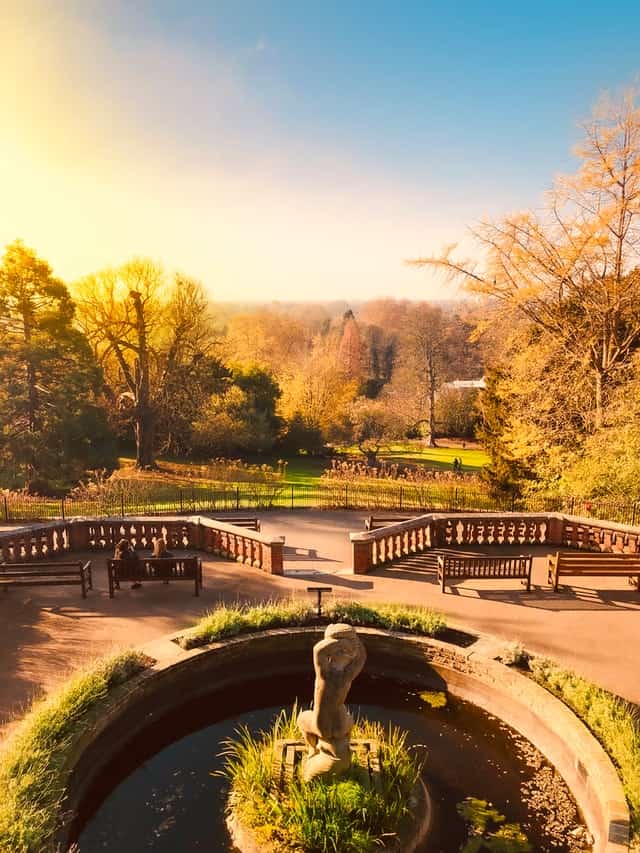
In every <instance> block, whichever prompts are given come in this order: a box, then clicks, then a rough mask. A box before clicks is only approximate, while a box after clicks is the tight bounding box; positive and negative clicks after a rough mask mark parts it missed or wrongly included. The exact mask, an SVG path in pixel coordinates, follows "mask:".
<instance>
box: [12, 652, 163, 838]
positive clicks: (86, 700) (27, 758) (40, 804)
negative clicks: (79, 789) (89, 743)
mask: <svg viewBox="0 0 640 853" xmlns="http://www.w3.org/2000/svg"><path fill="white" fill-rule="evenodd" d="M146 666H147V661H146V659H145V658H144V657H143V656H142V655H140V654H139V653H138V652H123V653H122V654H119V655H116V656H115V657H112V658H109V659H107V660H101V661H98V662H96V663H95V664H93V665H92V666H91V667H89V668H88V669H86V670H85V671H83V672H80V673H79V674H78V675H76V676H74V677H73V678H72V679H71V680H70V681H68V682H67V683H66V684H65V685H64V686H63V687H62V688H61V689H60V690H59V691H57V692H56V693H53V694H51V695H50V696H48V697H47V698H46V699H44V700H41V701H36V702H35V703H34V705H33V707H32V709H31V711H30V712H29V713H28V714H27V716H26V717H25V718H24V720H23V721H22V722H21V724H20V725H19V727H18V728H17V729H16V731H15V732H14V734H13V736H11V737H10V738H9V740H8V742H7V744H6V745H5V747H4V748H3V750H2V751H1V752H0V790H1V791H2V797H0V853H43V851H48V850H50V849H51V850H52V849H53V847H52V844H53V842H52V838H53V834H54V832H55V830H56V826H57V822H58V820H59V817H60V805H61V803H62V801H63V799H64V796H65V789H66V783H67V776H66V762H67V761H68V759H69V755H70V753H71V750H72V748H73V745H74V743H75V742H76V740H77V738H78V737H80V736H81V735H82V734H83V733H84V731H86V729H87V728H88V727H89V726H90V725H91V724H92V722H93V720H94V712H95V711H96V709H97V708H98V707H99V706H100V704H101V703H102V701H103V700H104V699H105V698H106V697H107V695H108V694H109V692H110V691H111V690H113V689H115V688H117V687H118V686H119V685H120V684H123V683H124V682H125V681H128V680H129V679H130V678H132V677H133V676H134V675H136V674H137V673H139V672H141V671H142V670H143V669H144V668H145V667H146Z"/></svg>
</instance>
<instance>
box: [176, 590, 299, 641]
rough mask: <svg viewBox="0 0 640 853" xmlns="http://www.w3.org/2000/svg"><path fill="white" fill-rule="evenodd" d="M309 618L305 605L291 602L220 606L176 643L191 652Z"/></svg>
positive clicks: (292, 624)
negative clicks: (230, 638)
mask: <svg viewBox="0 0 640 853" xmlns="http://www.w3.org/2000/svg"><path fill="white" fill-rule="evenodd" d="M312 617H313V612H312V610H311V607H310V606H309V604H308V603H307V602H297V601H294V600H293V599H283V600H282V601H268V602H265V603H264V604H256V605H245V604H237V605H235V606H229V605H226V604H220V605H218V606H217V607H216V608H215V609H214V610H210V611H209V613H207V614H206V615H205V616H203V618H202V619H200V620H199V621H198V622H197V624H196V625H195V626H194V627H193V628H192V629H191V630H190V631H188V632H187V633H186V634H184V635H183V636H182V637H180V638H179V640H178V642H179V644H180V645H181V646H182V648H184V649H193V648H196V647H197V646H204V645H206V644H207V643H215V642H217V641H218V640H223V639H225V638H227V637H235V636H238V635H240V634H248V633H251V632H252V631H266V630H267V629H269V628H286V627H293V626H296V625H307V624H309V622H310V621H311V619H312Z"/></svg>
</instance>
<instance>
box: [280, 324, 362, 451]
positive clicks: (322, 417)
mask: <svg viewBox="0 0 640 853" xmlns="http://www.w3.org/2000/svg"><path fill="white" fill-rule="evenodd" d="M357 392H358V383H357V382H356V381H355V380H354V379H349V377H347V376H346V375H345V373H344V369H343V365H342V363H341V360H340V358H339V355H338V352H337V348H336V345H335V340H334V339H333V337H332V336H330V335H328V336H326V337H317V338H316V339H315V341H314V345H313V349H312V351H311V352H310V353H309V354H308V355H307V356H306V357H305V358H304V359H303V360H302V361H301V363H300V364H299V365H298V367H297V369H296V370H295V372H294V373H293V374H292V376H291V377H290V378H289V379H288V380H287V381H286V382H283V383H282V400H281V402H280V414H281V415H282V417H283V418H284V419H285V420H286V421H289V422H290V421H293V420H294V419H296V418H297V419H299V420H300V421H301V422H302V423H303V424H304V425H305V427H306V428H307V429H313V430H315V429H319V430H320V431H321V433H322V436H323V439H324V441H325V442H327V441H329V442H330V441H341V440H343V439H344V438H345V437H346V436H347V435H348V433H349V405H350V404H351V402H352V401H353V400H354V399H355V397H356V395H357Z"/></svg>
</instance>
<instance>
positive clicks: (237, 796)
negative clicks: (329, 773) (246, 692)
mask: <svg viewBox="0 0 640 853" xmlns="http://www.w3.org/2000/svg"><path fill="white" fill-rule="evenodd" d="M296 718H297V707H296V706H295V705H294V707H293V710H292V711H291V713H290V714H287V713H286V712H284V711H283V712H282V713H281V714H280V715H279V716H278V718H277V719H276V722H275V723H274V725H273V727H272V728H271V730H270V731H268V732H263V733H261V734H260V735H258V736H257V737H254V736H253V735H252V734H251V733H250V732H249V730H248V729H246V728H243V729H241V730H240V731H239V732H238V737H237V739H235V740H229V741H227V742H226V744H225V750H224V752H223V755H224V757H225V759H226V760H225V768H224V770H223V771H222V775H224V776H226V777H227V778H228V779H229V780H230V782H231V793H230V797H229V810H230V812H232V813H233V815H234V816H235V817H236V818H238V819H239V820H240V822H241V823H242V824H243V825H244V826H248V827H250V828H251V829H252V830H253V831H254V833H255V835H256V837H257V839H258V840H259V841H260V842H262V843H265V844H266V843H269V842H277V844H278V847H279V849H282V850H283V851H284V850H291V851H294V850H295V851H314V853H334V851H341V853H365V851H370V850H372V849H375V848H376V846H378V845H379V844H380V843H381V842H382V840H383V837H384V836H388V835H389V834H391V835H393V834H394V833H395V832H396V831H397V830H398V827H399V825H400V823H401V821H402V820H403V818H405V817H406V816H407V815H408V814H409V813H410V803H411V801H412V798H411V794H412V791H413V789H414V787H415V784H416V782H417V780H418V777H419V775H420V771H421V762H420V761H419V760H418V759H417V757H415V756H412V755H411V754H410V753H409V752H408V750H407V748H406V744H405V738H406V735H405V733H404V732H400V731H399V730H398V729H396V728H395V727H390V728H389V731H385V730H384V729H383V727H382V726H381V725H380V724H378V723H371V722H368V721H366V720H364V721H358V722H356V724H355V726H354V729H353V737H354V738H375V739H377V740H378V741H379V742H380V752H381V768H382V770H381V785H380V790H376V789H374V788H372V787H371V786H370V785H369V784H368V779H367V781H366V782H365V781H364V779H363V768H362V767H360V766H359V765H357V763H355V762H354V765H353V767H352V769H351V770H350V771H348V772H347V773H345V774H344V775H342V776H340V777H339V778H337V779H334V780H323V779H314V780H313V781H312V782H309V783H305V782H303V781H301V780H299V779H297V778H296V779H294V780H293V781H292V782H290V783H289V785H288V786H287V788H286V789H285V790H283V791H282V792H280V794H278V793H277V792H276V791H275V790H274V787H273V781H272V767H273V761H274V744H275V741H276V740H279V739H281V738H292V737H293V738H295V737H297V736H299V732H298V731H297V728H296V724H295V721H296Z"/></svg>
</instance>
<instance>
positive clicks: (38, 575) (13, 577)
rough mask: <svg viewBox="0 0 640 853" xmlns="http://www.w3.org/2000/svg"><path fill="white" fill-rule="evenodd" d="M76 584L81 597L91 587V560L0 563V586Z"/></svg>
mask: <svg viewBox="0 0 640 853" xmlns="http://www.w3.org/2000/svg"><path fill="white" fill-rule="evenodd" d="M76 584H77V585H78V586H80V588H81V590H82V597H83V598H86V597H87V590H88V589H93V579H92V577H91V561H90V560H89V561H87V562H86V563H82V562H80V560H78V561H77V562H69V561H67V562H50V563H44V562H40V563H2V564H0V587H3V588H4V589H5V590H8V589H9V587H10V586H69V585H76Z"/></svg>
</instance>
